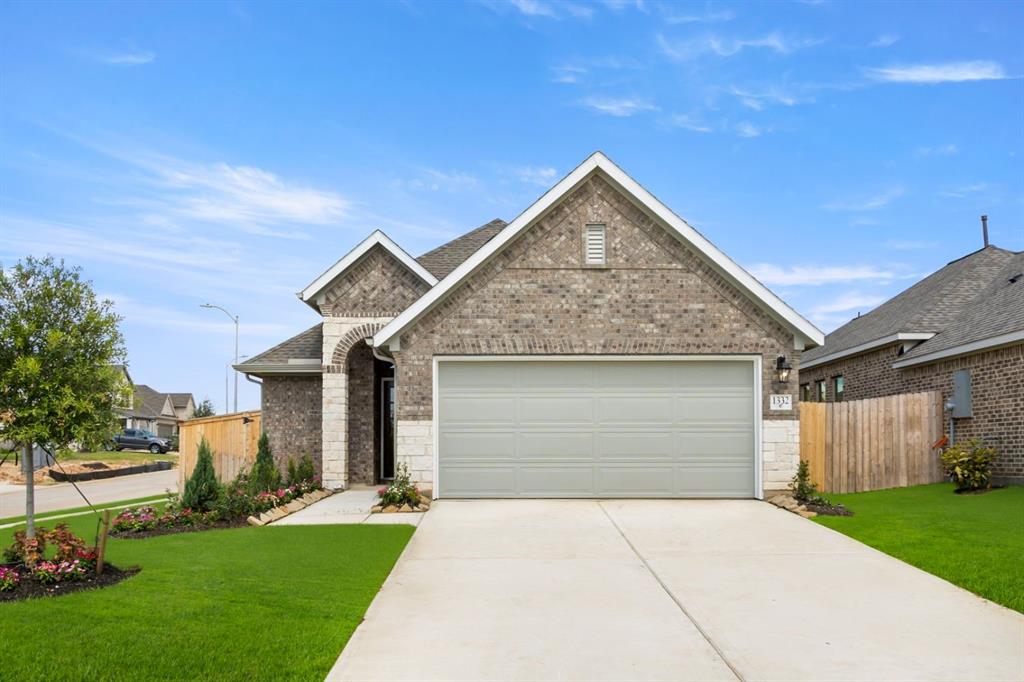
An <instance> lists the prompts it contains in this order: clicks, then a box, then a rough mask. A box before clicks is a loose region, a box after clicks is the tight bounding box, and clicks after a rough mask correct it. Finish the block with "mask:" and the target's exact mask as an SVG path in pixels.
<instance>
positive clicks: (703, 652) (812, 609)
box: [329, 500, 1024, 681]
mask: <svg viewBox="0 0 1024 682" xmlns="http://www.w3.org/2000/svg"><path fill="white" fill-rule="evenodd" d="M410 614H416V617H415V618H413V619H411V620H410ZM329 679H332V680H360V681H366V680H1020V679H1024V616H1022V615H1021V614H1018V613H1016V612H1013V611H1010V610H1008V609H1004V608H1002V607H1000V606H997V605H995V604H992V603H991V602H988V601H986V600H983V599H980V598H978V597H976V596H974V595H972V594H970V593H968V592H966V591H964V590H961V589H959V588H957V587H954V586H953V585H951V584H949V583H947V582H945V581H943V580H940V579H938V578H936V577H934V576H931V575H929V574H927V573H924V572H922V571H919V570H917V569H915V568H913V567H911V566H909V565H907V564H904V563H902V562H900V561H898V560H896V559H893V558H891V557H889V556H886V555H884V554H882V553H880V552H877V551H875V550H873V549H870V548H868V547H866V546H865V545H862V544H860V543H858V542H856V541H854V540H851V539H849V538H847V537H845V536H843V535H840V534H838V533H835V532H833V531H830V530H828V529H826V528H824V527H822V526H819V525H817V524H815V523H813V522H811V521H807V520H805V519H801V518H799V517H797V516H795V515H792V514H790V513H788V512H785V511H782V510H780V509H776V508H774V507H772V506H770V505H768V504H766V503H763V502H756V501H669V500H666V501H647V500H636V501H608V502H594V501H565V500H559V501H540V500H517V501H512V500H508V501H482V500H474V501H457V500H441V501H439V502H436V503H435V504H434V507H433V508H432V509H431V511H430V512H428V514H427V515H426V518H425V520H424V521H423V523H422V524H421V525H420V528H419V529H418V530H417V532H416V534H415V536H413V538H412V540H411V541H410V543H409V545H408V547H407V548H406V550H405V552H404V554H403V555H402V557H401V558H400V559H399V562H398V564H397V566H396V567H395V570H394V571H393V572H392V574H391V576H390V577H389V578H388V580H387V581H386V582H385V584H384V586H383V588H382V589H381V591H380V593H379V594H378V595H377V598H376V599H375V600H374V602H373V604H372V605H371V606H370V609H369V611H368V612H367V614H366V618H365V620H364V622H363V623H362V624H361V625H360V626H359V628H358V629H357V630H356V632H355V634H354V635H353V637H352V639H351V640H350V642H349V643H348V646H347V647H346V648H345V650H344V652H343V653H342V655H341V658H340V659H339V660H338V662H337V664H336V665H335V667H334V669H333V670H332V671H331V673H330V675H329Z"/></svg>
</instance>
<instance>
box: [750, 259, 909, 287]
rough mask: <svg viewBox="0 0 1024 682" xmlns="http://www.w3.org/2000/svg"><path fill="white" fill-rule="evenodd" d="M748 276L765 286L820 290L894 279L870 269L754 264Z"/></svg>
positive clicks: (887, 272) (890, 274) (891, 273)
mask: <svg viewBox="0 0 1024 682" xmlns="http://www.w3.org/2000/svg"><path fill="white" fill-rule="evenodd" d="M748 269H749V271H750V273H751V274H752V275H754V277H757V278H758V279H759V280H761V281H762V282H764V283H765V284H773V285H779V286H821V285H824V284H836V283H841V282H864V281H871V282H888V281H892V280H894V279H896V278H897V277H898V275H897V273H896V272H894V271H892V270H883V269H880V268H877V267H875V266H873V265H831V266H818V265H794V266H791V267H788V268H787V267H782V266H779V265H772V264H771V263H757V264H755V265H753V266H751V267H750V268H748Z"/></svg>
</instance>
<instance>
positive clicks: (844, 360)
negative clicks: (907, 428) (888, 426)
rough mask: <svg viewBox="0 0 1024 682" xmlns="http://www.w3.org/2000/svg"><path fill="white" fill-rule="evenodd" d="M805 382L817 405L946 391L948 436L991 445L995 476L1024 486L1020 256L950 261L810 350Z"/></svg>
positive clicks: (996, 252)
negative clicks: (818, 403)
mask: <svg viewBox="0 0 1024 682" xmlns="http://www.w3.org/2000/svg"><path fill="white" fill-rule="evenodd" d="M800 382H801V383H800V390H801V394H802V395H801V398H802V399H803V400H817V401H836V400H857V399H860V398H874V397H878V396H885V395H892V394H896V393H909V392H915V391H941V392H942V395H943V402H944V404H946V406H947V410H946V417H945V422H946V431H945V432H946V433H947V434H948V435H952V437H953V438H954V439H955V440H956V441H960V440H962V439H967V438H979V439H981V440H982V441H983V442H985V443H987V444H989V445H993V446H995V447H996V448H997V449H998V451H999V458H998V459H997V461H996V463H995V465H994V474H995V475H996V477H997V478H998V479H1000V480H1003V481H1009V482H1017V483H1024V252H1021V253H1014V252H1012V251H1007V250H1005V249H1000V248H997V247H995V246H990V245H986V246H985V247H984V248H982V249H980V250H978V251H975V252H974V253H970V254H968V255H966V256H964V257H963V258H959V259H957V260H955V261H952V262H951V263H949V264H947V265H946V266H945V267H943V268H942V269H940V270H938V271H937V272H935V273H933V274H931V275H929V276H928V277H926V278H924V279H923V280H921V281H920V282H918V283H917V284H915V285H914V286H912V287H910V288H909V289H907V290H906V291H904V292H902V293H901V294H899V295H897V296H896V297H894V298H892V299H890V300H889V301H886V302H885V303H883V304H882V305H880V306H878V307H877V308H875V309H874V310H872V311H871V312H869V313H867V314H866V315H860V316H858V317H857V318H855V319H853V320H851V321H850V322H848V323H846V324H845V325H843V326H842V327H839V328H838V329H836V330H835V331H834V332H832V333H831V334H829V335H828V336H826V337H825V343H824V344H823V345H821V346H819V347H818V348H814V349H809V350H806V351H804V353H803V356H802V358H801V361H800Z"/></svg>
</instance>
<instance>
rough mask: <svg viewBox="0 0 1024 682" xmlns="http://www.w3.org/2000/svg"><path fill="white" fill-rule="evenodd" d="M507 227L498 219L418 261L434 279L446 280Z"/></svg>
mask: <svg viewBox="0 0 1024 682" xmlns="http://www.w3.org/2000/svg"><path fill="white" fill-rule="evenodd" d="M505 225H507V223H506V222H505V221H504V220H501V219H500V218H496V219H494V220H492V221H491V222H489V223H487V224H485V225H481V226H480V227H478V228H476V229H475V230H471V231H469V232H467V233H466V234H464V235H462V236H461V237H456V238H455V239H453V240H451V241H450V242H448V243H447V244H442V245H441V246H439V247H437V248H436V249H433V250H432V251H427V252H426V253H425V254H423V255H422V256H420V257H419V258H417V259H416V260H418V261H419V262H420V265H422V266H423V267H425V268H426V269H427V270H429V271H430V274H432V275H433V276H434V277H437V278H438V279H444V278H445V277H446V276H447V275H448V274H449V273H450V272H451V271H452V270H454V269H455V268H457V267H459V266H460V265H462V263H463V261H465V260H466V259H467V258H469V257H470V256H472V255H473V254H474V253H476V252H477V251H478V250H479V249H480V247H481V246H483V245H484V244H486V243H487V242H489V241H490V240H491V239H493V238H494V237H495V236H496V235H497V234H498V233H499V232H501V231H502V230H503V229H504V228H505Z"/></svg>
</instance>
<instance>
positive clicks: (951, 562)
mask: <svg viewBox="0 0 1024 682" xmlns="http://www.w3.org/2000/svg"><path fill="white" fill-rule="evenodd" d="M827 497H828V498H829V499H830V500H831V501H832V502H841V503H842V504H844V505H846V506H847V507H848V508H849V509H850V510H852V511H853V513H854V516H850V517H843V516H818V517H817V518H815V519H814V520H815V521H817V522H818V523H820V524H822V525H823V526H828V527H829V528H832V529H834V530H837V531H839V532H840V533H844V534H846V535H849V536H850V537H852V538H856V539H857V540H860V541H861V542H863V543H864V544H867V545H870V546H872V547H874V548H876V549H879V550H881V551H883V552H885V553H886V554H890V555H892V556H894V557H896V558H897V559H901V560H903V561H905V562H907V563H908V564H912V565H914V566H917V567H918V568H920V569H923V570H925V571H928V572H929V573H933V574H935V575H937V576H939V577H940V578H944V579H945V580H948V581H949V582H951V583H954V584H956V585H959V586H960V587H962V588H964V589H966V590H970V591H971V592H974V593H975V594H978V595H981V596H982V597H985V598H986V599H991V600H992V601H994V602H996V603H998V604H1002V605H1003V606H1006V607H1009V608H1011V609H1014V610H1016V611H1020V612H1022V613H1024V570H1022V568H1021V567H1022V566H1024V487H1021V486H1011V487H1008V488H1003V489H1001V490H992V491H989V492H986V493H982V494H980V495H956V494H954V493H953V485H952V484H950V483H937V484H934V485H921V486H914V487H911V488H898V489H894V490H878V491H875V492H870V493H851V494H847V495H834V494H829V495H827Z"/></svg>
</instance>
